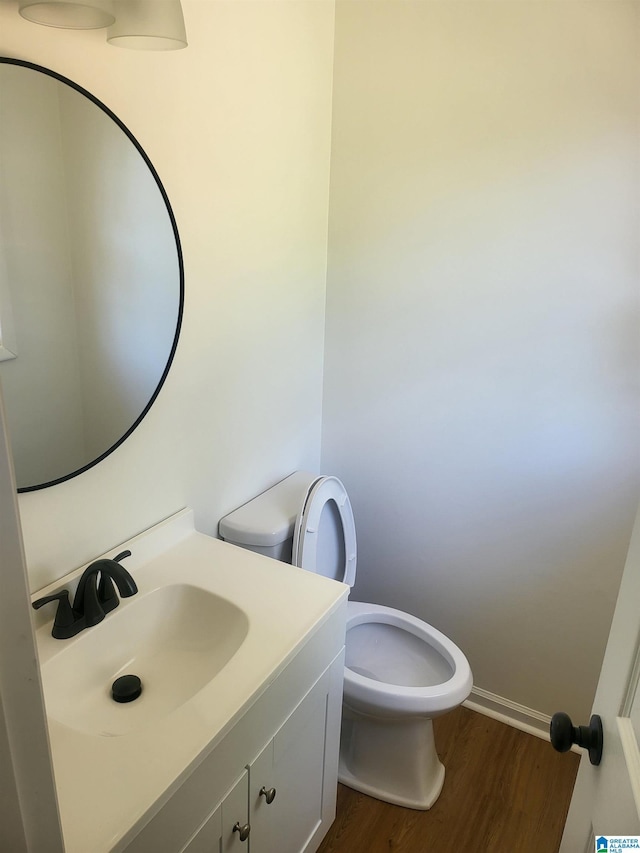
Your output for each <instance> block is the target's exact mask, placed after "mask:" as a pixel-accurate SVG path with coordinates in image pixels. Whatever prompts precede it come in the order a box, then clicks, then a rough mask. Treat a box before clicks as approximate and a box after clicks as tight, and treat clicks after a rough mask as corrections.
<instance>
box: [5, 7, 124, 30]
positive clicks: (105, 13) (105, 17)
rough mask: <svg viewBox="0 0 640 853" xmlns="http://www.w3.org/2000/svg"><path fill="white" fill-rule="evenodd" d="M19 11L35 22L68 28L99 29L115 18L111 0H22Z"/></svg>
mask: <svg viewBox="0 0 640 853" xmlns="http://www.w3.org/2000/svg"><path fill="white" fill-rule="evenodd" d="M18 11H19V12H20V14H21V15H22V17H23V18H26V19H27V21H33V23H34V24H44V26H45V27H63V28H64V29H67V30H97V29H100V28H101V27H108V26H110V25H111V24H112V23H113V22H114V20H115V17H114V14H113V3H112V2H111V0H20V4H19V6H18Z"/></svg>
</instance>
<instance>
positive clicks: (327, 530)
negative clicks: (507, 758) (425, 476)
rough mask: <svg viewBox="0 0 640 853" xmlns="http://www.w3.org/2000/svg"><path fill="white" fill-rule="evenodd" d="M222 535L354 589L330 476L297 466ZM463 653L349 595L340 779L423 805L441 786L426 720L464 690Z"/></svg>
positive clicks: (346, 509) (339, 491) (351, 557)
mask: <svg viewBox="0 0 640 853" xmlns="http://www.w3.org/2000/svg"><path fill="white" fill-rule="evenodd" d="M219 530H220V536H221V537H222V538H223V539H225V540H226V541H228V542H233V543H234V544H236V545H240V546H242V547H244V548H249V549H250V550H252V551H257V552H258V553H261V554H265V555H266V556H269V557H274V558H275V559H278V560H284V561H285V562H291V563H293V564H294V565H296V566H300V567H301V568H303V569H306V570H307V571H312V572H317V573H319V574H323V575H326V576H327V577H331V578H334V579H336V580H340V581H343V582H344V583H347V584H349V586H353V584H354V582H355V574H356V534H355V525H354V521H353V513H352V511H351V504H350V502H349V497H348V495H347V492H346V490H345V488H344V486H343V484H342V483H341V482H340V480H338V479H337V478H336V477H319V476H317V475H315V474H309V473H308V472H305V471H297V472H296V473H294V474H292V475H291V476H289V477H287V478H286V479H285V480H282V481H281V482H280V483H278V484H277V485H275V486H273V488H271V489H268V490H267V491H266V492H263V494H261V495H258V497H256V498H254V499H253V500H251V501H249V502H248V503H246V504H244V506H242V507H240V508H239V509H237V510H235V511H234V512H232V513H230V514H229V515H227V516H225V518H223V519H222V520H221V521H220V527H219ZM471 687H472V676H471V669H470V667H469V663H468V661H467V659H466V657H465V656H464V655H463V653H462V652H461V651H460V649H459V648H458V647H457V646H456V645H455V644H454V643H452V642H451V640H449V639H448V638H447V637H445V636H444V634H442V633H440V631H437V630H436V629H435V628H432V627H431V625H428V624H427V623H426V622H423V621H421V620H420V619H416V618H415V617H413V616H410V615H409V614H408V613H403V612H402V611H400V610H394V609H392V608H390V607H383V606H381V605H377V604H364V603H361V602H356V601H350V602H349V603H348V605H347V639H346V659H345V670H344V697H343V715H342V735H341V742H340V765H339V773H338V778H339V779H340V781H341V782H343V783H344V784H345V785H348V786H349V787H351V788H355V789H356V790H357V791H362V792H363V793H365V794H369V795H370V796H373V797H377V798H378V799H380V800H385V801H387V802H390V803H396V804H397V805H401V806H406V807H409V808H413V809H428V808H431V806H432V805H433V804H434V803H435V801H436V799H437V798H438V795H439V794H440V791H441V790H442V785H443V782H444V767H443V765H442V763H441V762H440V760H439V758H438V755H437V753H436V748H435V744H434V739H433V724H432V719H433V717H437V716H439V715H440V714H444V713H446V712H447V711H451V710H453V709H454V708H456V707H457V706H458V705H460V704H461V703H462V702H464V700H465V699H466V698H467V696H468V695H469V693H470V692H471Z"/></svg>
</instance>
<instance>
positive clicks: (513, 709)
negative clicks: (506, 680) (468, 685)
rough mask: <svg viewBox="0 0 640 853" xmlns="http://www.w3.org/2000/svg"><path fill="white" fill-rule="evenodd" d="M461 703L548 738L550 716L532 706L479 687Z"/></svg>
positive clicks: (521, 729) (540, 736)
mask: <svg viewBox="0 0 640 853" xmlns="http://www.w3.org/2000/svg"><path fill="white" fill-rule="evenodd" d="M463 705H464V706H465V708H470V709H471V710H472V711H478V713H480V714H485V715H486V716H487V717H492V718H493V719H494V720H500V722H501V723H507V725H509V726H513V727H514V728H516V729H520V731H523V732H527V733H528V734H530V735H535V736H536V737H539V738H542V739H543V740H547V741H548V740H549V724H550V723H551V717H549V716H548V715H547V714H542V713H540V711H534V710H533V708H527V707H526V706H525V705H519V704H518V703H517V702H512V701H511V699H505V698H504V697H502V696H497V695H496V694H495V693H490V692H489V691H488V690H483V689H482V688H481V687H474V688H473V689H472V691H471V696H469V698H468V699H467V700H466V702H464V703H463Z"/></svg>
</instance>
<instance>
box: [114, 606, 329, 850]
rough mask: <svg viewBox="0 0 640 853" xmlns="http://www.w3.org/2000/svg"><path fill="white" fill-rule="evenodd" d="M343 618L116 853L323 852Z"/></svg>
mask: <svg viewBox="0 0 640 853" xmlns="http://www.w3.org/2000/svg"><path fill="white" fill-rule="evenodd" d="M345 610H346V608H345V607H344V606H341V607H340V608H339V609H338V610H337V611H336V612H335V613H333V614H332V615H331V617H330V618H329V619H328V620H327V621H326V622H325V624H323V625H322V626H321V627H320V628H319V629H318V630H317V632H316V633H315V634H314V636H312V637H311V638H310V639H309V640H308V641H307V643H306V644H305V645H304V646H303V648H302V649H301V650H300V651H299V652H298V653H297V654H296V655H295V657H294V658H293V659H292V660H291V661H290V662H289V663H288V664H287V666H286V667H285V668H284V669H283V670H282V671H281V673H280V674H279V675H278V677H277V678H276V679H275V680H274V681H273V682H272V683H271V684H270V685H269V686H268V687H266V689H265V691H264V692H263V693H262V695H261V696H260V697H259V698H258V699H257V701H256V702H255V703H254V704H253V705H252V707H251V708H249V709H248V710H247V711H246V712H245V713H244V714H243V715H242V716H241V717H240V719H238V720H237V722H236V723H235V725H234V726H233V727H232V728H231V729H230V731H229V732H228V733H226V734H225V735H224V737H223V738H222V739H221V740H220V742H219V743H217V744H216V745H215V746H214V747H213V749H212V750H211V751H210V753H209V754H208V755H207V756H206V758H204V760H202V762H201V763H200V764H199V765H198V766H197V767H196V768H195V769H194V770H193V771H192V772H191V774H190V775H189V776H188V778H186V780H185V781H183V782H182V784H181V785H180V787H178V789H177V790H176V791H175V792H174V793H173V794H172V795H171V797H170V798H169V799H168V800H167V801H166V802H165V803H164V804H163V805H162V806H161V807H160V808H159V810H158V811H157V813H156V814H155V815H154V816H153V817H152V818H151V820H150V821H149V822H148V823H147V824H146V826H144V828H143V829H142V830H141V831H140V832H139V834H138V835H137V836H136V837H135V838H134V839H133V840H132V841H131V842H130V843H129V845H128V846H120V845H118V846H116V847H114V848H113V851H114V853H116V851H120V850H123V851H126V853H315V851H316V850H317V848H318V846H319V845H320V842H321V840H322V838H323V837H324V835H325V834H326V832H327V830H328V829H329V826H330V825H331V823H332V821H333V819H334V817H335V804H336V790H337V765H338V746H339V735H340V719H341V707H342V683H343V677H344V646H343V644H344V622H345ZM261 792H262V793H261ZM234 827H235V830H234ZM247 827H248V828H250V829H249V831H248V832H247V831H246V829H247ZM245 835H246V837H245Z"/></svg>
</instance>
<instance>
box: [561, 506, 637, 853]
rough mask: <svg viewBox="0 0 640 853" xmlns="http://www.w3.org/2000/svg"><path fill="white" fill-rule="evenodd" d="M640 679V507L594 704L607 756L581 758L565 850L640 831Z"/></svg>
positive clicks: (571, 852)
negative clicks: (596, 759) (598, 760)
mask: <svg viewBox="0 0 640 853" xmlns="http://www.w3.org/2000/svg"><path fill="white" fill-rule="evenodd" d="M639 682H640V510H639V511H638V515H637V516H636V520H635V525H634V528H633V534H632V536H631V544H630V546H629V553H628V555H627V562H626V565H625V569H624V574H623V576H622V583H621V586H620V592H619V594H618V602H617V604H616V609H615V613H614V617H613V622H612V625H611V633H610V634H609V641H608V643H607V650H606V652H605V656H604V662H603V664H602V671H601V673H600V681H599V683H598V689H597V691H596V696H595V699H594V703H593V713H594V714H598V715H599V716H600V717H601V718H602V726H603V731H604V740H603V752H602V761H601V763H600V764H599V765H598V766H597V767H595V766H593V765H592V764H591V763H590V762H589V758H588V757H587V755H586V754H584V755H583V757H582V758H581V760H580V769H579V771H578V777H577V780H576V785H575V788H574V792H573V797H572V799H571V807H570V809H569V815H568V817H567V823H566V826H565V831H564V835H563V837H562V844H561V846H560V853H582V851H585V853H586V851H588V853H593V851H594V850H595V844H594V839H595V838H598V837H600V836H607V835H616V836H625V835H639V836H640V817H639V815H640V749H639V746H638V744H639V743H640V686H639ZM581 722H586V721H577V722H576V721H574V725H577V724H578V723H581Z"/></svg>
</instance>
